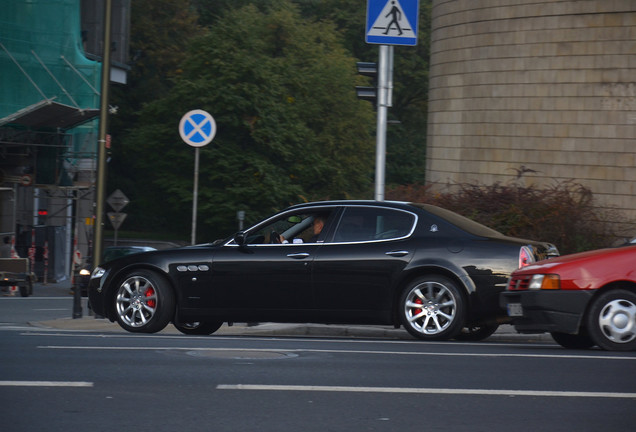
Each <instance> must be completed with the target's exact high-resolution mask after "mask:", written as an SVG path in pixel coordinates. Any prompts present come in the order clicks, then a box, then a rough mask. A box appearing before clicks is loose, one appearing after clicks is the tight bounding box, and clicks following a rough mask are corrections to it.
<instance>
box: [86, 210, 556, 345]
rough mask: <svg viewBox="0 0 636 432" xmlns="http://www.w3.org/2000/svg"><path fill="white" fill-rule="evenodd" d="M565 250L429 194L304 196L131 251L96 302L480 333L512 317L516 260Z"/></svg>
mask: <svg viewBox="0 0 636 432" xmlns="http://www.w3.org/2000/svg"><path fill="white" fill-rule="evenodd" d="M555 255H558V251H557V249H556V248H555V247H554V246H553V245H552V244H549V243H540V242H535V241H530V240H522V239H517V238H512V237H506V236H504V235H503V234H501V233H499V232H497V231H494V230H492V229H490V228H488V227H486V226H484V225H481V224H478V223H476V222H474V221H472V220H470V219H467V218H465V217H463V216H460V215H458V214H456V213H453V212H451V211H448V210H445V209H442V208H439V207H435V206H432V205H427V204H416V203H406V202H378V201H325V202H314V203H308V204H300V205H295V206H292V207H289V208H287V209H286V210H284V211H282V212H280V213H278V214H276V215H274V216H272V217H270V218H268V219H265V220H264V221H262V222H260V223H258V224H256V225H254V226H253V227H251V228H249V229H247V230H244V231H241V232H238V233H236V234H235V235H234V236H233V237H230V238H228V239H225V240H220V241H216V242H214V243H209V244H200V245H195V246H187V247H182V248H177V249H164V250H159V251H152V252H146V253H141V254H135V255H129V256H126V257H123V258H119V259H116V260H113V261H109V262H106V263H104V264H102V265H100V266H99V267H97V268H95V269H94V270H93V272H92V275H91V280H90V282H89V293H88V294H89V299H90V304H91V307H92V309H93V310H94V312H95V313H96V314H99V315H101V316H104V317H106V318H108V319H110V320H111V321H117V322H118V323H119V325H120V326H121V327H123V328H124V329H125V330H128V331H130V332H145V333H154V332H158V331H160V330H162V329H163V328H165V327H166V326H167V325H168V324H169V323H170V322H172V323H173V324H174V326H175V327H176V328H177V329H179V330H180V331H181V332H183V333H185V334H199V335H201V334H211V333H213V332H214V331H216V330H217V329H218V328H219V327H220V326H221V325H222V324H223V323H224V322H228V323H234V322H301V323H327V324H346V323H350V324H381V325H394V326H396V327H399V326H400V325H402V326H404V328H405V329H406V330H407V331H408V332H409V333H410V334H411V335H413V336H414V337H415V338H418V339H422V340H446V339H464V340H480V339H484V338H486V337H488V336H490V335H491V334H492V333H493V332H494V331H495V330H496V329H497V327H498V325H499V324H500V323H502V322H506V321H507V320H508V318H507V315H506V312H505V311H504V310H502V309H500V307H499V302H498V299H499V293H500V292H501V291H503V290H504V289H505V288H506V283H507V281H508V278H509V276H510V274H511V273H512V271H514V270H516V269H517V268H519V267H522V266H524V265H528V264H530V263H533V262H535V261H538V260H541V259H545V258H548V257H550V256H555Z"/></svg>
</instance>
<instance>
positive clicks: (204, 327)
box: [173, 320, 223, 335]
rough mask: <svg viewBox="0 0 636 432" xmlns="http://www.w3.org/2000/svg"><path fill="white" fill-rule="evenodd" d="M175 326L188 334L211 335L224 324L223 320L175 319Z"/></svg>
mask: <svg viewBox="0 0 636 432" xmlns="http://www.w3.org/2000/svg"><path fill="white" fill-rule="evenodd" d="M173 324H174V326H175V327H176V328H177V330H179V331H180V332H181V333H183V334H187V335H209V334H212V333H214V332H215V331H217V330H218V329H219V328H221V326H222V325H223V321H195V322H180V321H178V320H175V321H174V322H173Z"/></svg>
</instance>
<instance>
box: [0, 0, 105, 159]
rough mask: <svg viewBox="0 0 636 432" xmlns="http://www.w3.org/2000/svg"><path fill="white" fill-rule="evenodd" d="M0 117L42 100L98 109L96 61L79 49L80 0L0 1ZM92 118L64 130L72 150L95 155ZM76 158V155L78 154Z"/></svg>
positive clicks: (24, 108)
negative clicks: (90, 141)
mask: <svg viewBox="0 0 636 432" xmlns="http://www.w3.org/2000/svg"><path fill="white" fill-rule="evenodd" d="M0 11H1V12H0V44H1V45H0V119H6V118H9V117H10V116H12V115H14V114H15V113H18V112H20V111H24V110H28V109H29V107H32V106H34V105H35V104H38V103H42V101H54V102H56V103H59V104H64V105H67V106H70V107H73V108H77V109H81V110H89V109H96V108H98V107H99V94H98V91H99V83H100V79H101V78H100V77H101V63H99V62H95V61H92V60H89V59H88V58H86V57H85V55H84V50H83V47H82V29H81V25H80V22H81V19H80V14H81V10H80V0H0ZM96 127H97V120H92V121H90V122H88V123H85V124H84V125H82V126H79V127H76V128H74V129H70V130H67V131H65V132H66V134H68V135H69V136H71V137H72V139H71V140H70V142H71V143H72V144H70V145H71V146H72V149H71V151H72V152H74V153H78V154H80V153H81V154H82V156H83V157H86V156H87V155H89V157H90V155H92V154H94V148H95V143H94V142H93V143H90V144H87V140H86V137H87V136H93V135H94V134H95V128H96ZM82 156H80V157H82Z"/></svg>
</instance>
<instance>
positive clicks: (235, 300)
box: [212, 244, 319, 310]
mask: <svg viewBox="0 0 636 432" xmlns="http://www.w3.org/2000/svg"><path fill="white" fill-rule="evenodd" d="M318 247H319V245H318V244H271V245H268V244H259V245H249V244H248V245H245V246H237V245H228V246H225V247H224V248H222V250H220V251H219V252H218V253H217V255H216V256H215V258H214V262H213V264H212V275H213V278H212V280H213V292H214V295H213V302H214V304H215V306H214V307H223V308H230V309H236V310H240V309H244V310H293V309H303V308H308V307H310V302H311V290H310V289H309V287H310V276H311V265H312V261H313V259H314V256H315V251H316V249H317V248H318Z"/></svg>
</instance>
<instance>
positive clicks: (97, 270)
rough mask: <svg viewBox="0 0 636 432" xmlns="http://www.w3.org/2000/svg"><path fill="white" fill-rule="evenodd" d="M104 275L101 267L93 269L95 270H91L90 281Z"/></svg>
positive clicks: (104, 271)
mask: <svg viewBox="0 0 636 432" xmlns="http://www.w3.org/2000/svg"><path fill="white" fill-rule="evenodd" d="M104 273H106V270H104V269H103V268H101V267H95V270H93V274H92V275H91V279H99V278H100V277H102V276H104Z"/></svg>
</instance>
